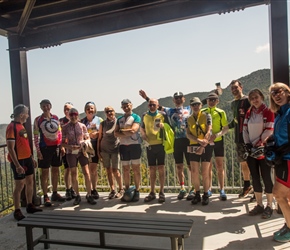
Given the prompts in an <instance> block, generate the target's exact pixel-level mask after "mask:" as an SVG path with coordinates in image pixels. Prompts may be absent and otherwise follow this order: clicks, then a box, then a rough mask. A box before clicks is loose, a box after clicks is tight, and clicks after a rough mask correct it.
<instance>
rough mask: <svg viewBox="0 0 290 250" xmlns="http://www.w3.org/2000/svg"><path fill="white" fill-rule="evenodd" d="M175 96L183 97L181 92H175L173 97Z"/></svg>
mask: <svg viewBox="0 0 290 250" xmlns="http://www.w3.org/2000/svg"><path fill="white" fill-rule="evenodd" d="M177 96H183V93H182V92H175V93H174V95H173V97H177Z"/></svg>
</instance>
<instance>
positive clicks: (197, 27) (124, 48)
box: [0, 5, 289, 123]
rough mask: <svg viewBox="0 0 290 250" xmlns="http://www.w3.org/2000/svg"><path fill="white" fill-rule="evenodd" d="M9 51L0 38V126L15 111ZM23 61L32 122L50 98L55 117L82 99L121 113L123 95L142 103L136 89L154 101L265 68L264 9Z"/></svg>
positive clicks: (84, 43) (30, 55) (66, 47)
mask: <svg viewBox="0 0 290 250" xmlns="http://www.w3.org/2000/svg"><path fill="white" fill-rule="evenodd" d="M288 9H289V6H288ZM7 48H8V41H7V38H5V37H2V36H1V37H0V70H1V79H0V84H1V92H0V105H1V107H2V111H1V113H2V114H1V117H0V123H8V122H9V121H10V118H9V117H10V114H11V113H12V111H13V107H12V95H11V80H10V69H9V55H8V52H7ZM27 59H28V72H29V88H30V106H31V114H32V119H34V118H35V117H36V116H37V115H39V114H40V113H41V110H40V108H39V102H40V101H41V100H42V99H50V100H51V102H52V105H53V108H52V113H54V114H56V115H58V116H59V117H62V116H63V104H64V103H65V102H67V101H71V102H73V103H74V105H75V107H76V108H77V109H78V110H79V111H80V112H82V111H83V108H84V104H85V103H86V102H87V101H94V102H95V103H96V105H97V109H98V110H103V109H104V107H105V106H107V105H110V106H113V107H114V108H115V109H116V111H118V112H121V109H120V102H121V100H122V99H124V98H129V99H130V100H131V101H132V103H133V105H134V107H137V106H139V105H140V104H141V103H142V102H143V99H142V98H141V97H140V96H139V95H138V91H139V89H144V90H145V91H146V92H147V93H148V95H149V96H150V97H156V98H160V97H166V96H172V95H173V93H174V92H176V91H182V92H183V93H184V94H188V93H191V92H198V91H210V90H211V89H213V88H214V84H215V83H216V82H221V85H222V87H225V86H227V85H228V84H229V82H230V81H231V80H232V79H236V78H240V77H242V76H245V75H247V74H250V73H251V72H253V71H255V70H258V69H264V68H270V54H269V20H268V6H266V5H262V6H257V7H251V8H247V9H245V10H244V11H239V12H234V13H233V12H231V13H227V14H222V15H218V14H216V15H211V16H205V17H200V18H194V19H189V20H185V21H179V22H173V23H168V24H163V25H157V26H152V27H149V28H143V29H138V30H132V31H127V32H122V33H116V34H112V35H106V36H102V37H96V38H92V39H87V40H81V41H77V42H72V43H66V44H63V45H61V46H58V47H54V48H48V49H35V50H31V51H28V52H27ZM187 101H189V100H187ZM3 107H5V108H4V109H3Z"/></svg>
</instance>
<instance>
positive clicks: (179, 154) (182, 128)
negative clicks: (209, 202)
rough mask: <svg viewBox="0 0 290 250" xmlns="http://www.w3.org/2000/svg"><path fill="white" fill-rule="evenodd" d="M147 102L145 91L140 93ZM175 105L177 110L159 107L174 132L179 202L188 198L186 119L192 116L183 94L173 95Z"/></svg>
mask: <svg viewBox="0 0 290 250" xmlns="http://www.w3.org/2000/svg"><path fill="white" fill-rule="evenodd" d="M139 94H140V96H142V97H143V98H144V99H145V100H146V101H149V100H150V98H149V97H148V96H147V94H146V92H145V91H144V90H140V91H139ZM173 103H174V105H175V108H168V107H163V106H161V105H159V108H158V109H159V110H162V111H164V112H165V113H166V115H167V117H168V120H169V124H170V126H171V127H172V129H173V131H174V136H175V140H174V153H173V154H174V159H175V164H176V168H177V177H178V180H179V183H180V191H179V194H178V196H177V198H178V199H179V200H181V199H183V198H184V197H185V196H186V190H185V187H184V166H183V158H184V157H185V159H186V163H187V166H189V154H188V153H187V147H188V146H189V140H188V138H187V137H186V119H187V118H188V117H189V115H190V106H185V107H184V106H183V104H184V103H185V97H184V95H183V93H182V92H176V93H174V95H173Z"/></svg>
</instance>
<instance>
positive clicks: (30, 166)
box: [10, 157, 34, 180]
mask: <svg viewBox="0 0 290 250" xmlns="http://www.w3.org/2000/svg"><path fill="white" fill-rule="evenodd" d="M18 162H19V164H20V166H21V167H23V168H24V170H25V174H18V173H17V172H16V166H15V165H14V163H13V162H11V163H10V166H11V169H12V172H13V176H14V180H23V179H25V176H28V175H32V174H33V173H34V163H33V160H32V157H29V158H26V159H22V160H18Z"/></svg>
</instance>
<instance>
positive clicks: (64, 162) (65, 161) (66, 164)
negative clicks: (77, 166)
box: [62, 154, 69, 169]
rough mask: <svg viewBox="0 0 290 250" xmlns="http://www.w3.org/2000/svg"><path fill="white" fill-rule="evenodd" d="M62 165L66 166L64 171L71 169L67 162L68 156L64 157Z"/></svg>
mask: <svg viewBox="0 0 290 250" xmlns="http://www.w3.org/2000/svg"><path fill="white" fill-rule="evenodd" d="M62 164H63V165H64V169H67V168H69V166H68V163H67V160H66V154H64V156H63V157H62Z"/></svg>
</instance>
